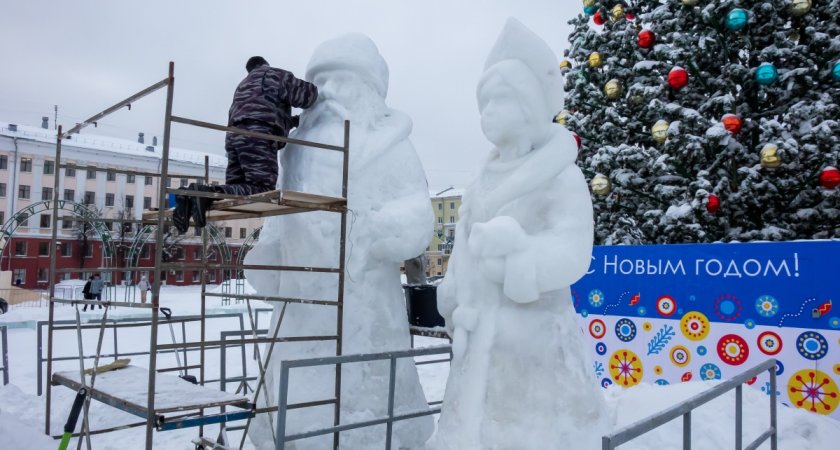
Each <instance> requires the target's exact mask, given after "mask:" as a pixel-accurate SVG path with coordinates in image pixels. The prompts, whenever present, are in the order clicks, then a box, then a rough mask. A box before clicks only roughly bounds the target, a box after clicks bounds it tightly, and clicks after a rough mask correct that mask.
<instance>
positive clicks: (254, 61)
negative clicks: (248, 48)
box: [245, 56, 268, 73]
mask: <svg viewBox="0 0 840 450" xmlns="http://www.w3.org/2000/svg"><path fill="white" fill-rule="evenodd" d="M262 65H268V61H266V60H265V58H263V57H262V56H252V57H250V58H249V59H248V62H247V63H245V70H247V71H248V73H251V71H252V70H254V69H256V68H257V67H259V66H262Z"/></svg>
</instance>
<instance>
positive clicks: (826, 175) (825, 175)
mask: <svg viewBox="0 0 840 450" xmlns="http://www.w3.org/2000/svg"><path fill="white" fill-rule="evenodd" d="M820 185H822V187H824V188H826V189H834V188H836V187H837V186H840V170H837V168H835V167H826V168H825V169H823V170H822V172H820Z"/></svg>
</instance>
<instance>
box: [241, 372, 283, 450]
mask: <svg viewBox="0 0 840 450" xmlns="http://www.w3.org/2000/svg"><path fill="white" fill-rule="evenodd" d="M288 402H289V368H288V367H286V365H285V364H283V363H280V393H279V394H278V396H277V431H276V432H275V433H274V435H275V436H277V441H276V442H277V444H276V446H275V447H276V449H277V450H285V449H286V404H287V403H288ZM240 448H242V447H241V446H240Z"/></svg>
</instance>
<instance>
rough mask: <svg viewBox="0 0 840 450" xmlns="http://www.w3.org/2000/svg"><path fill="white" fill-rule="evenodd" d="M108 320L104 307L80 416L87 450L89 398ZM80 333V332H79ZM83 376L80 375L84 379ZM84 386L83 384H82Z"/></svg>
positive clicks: (80, 441) (77, 446)
mask: <svg viewBox="0 0 840 450" xmlns="http://www.w3.org/2000/svg"><path fill="white" fill-rule="evenodd" d="M107 320H108V305H105V311H104V312H103V313H102V323H101V324H100V328H99V340H98V341H97V343H96V355H95V358H94V360H93V372H92V373H91V374H90V388H89V389H87V395H85V409H84V411H85V412H84V416H82V430H83V432H84V433H85V435H86V437H87V439H88V448H90V396H91V394H92V393H93V388H94V386H95V385H96V368H97V367H99V355H101V354H102V341H103V340H104V338H105V322H106V321H107ZM79 332H80V333H81V330H80V331H79ZM84 377H85V374H84V372H83V373H82V378H83V379H84ZM83 385H84V383H83ZM76 448H77V449H80V448H82V440H81V439H79V441H78V444H77V445H76Z"/></svg>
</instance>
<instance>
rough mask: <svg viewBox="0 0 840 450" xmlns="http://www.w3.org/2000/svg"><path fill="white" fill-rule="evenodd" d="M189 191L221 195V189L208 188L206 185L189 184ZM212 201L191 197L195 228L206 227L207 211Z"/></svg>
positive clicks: (205, 198) (210, 199)
mask: <svg viewBox="0 0 840 450" xmlns="http://www.w3.org/2000/svg"><path fill="white" fill-rule="evenodd" d="M190 189H192V190H195V191H199V192H212V193H221V189H219V188H218V187H217V186H208V185H206V184H191V185H190ZM214 201H215V200H214V199H212V198H207V197H192V219H193V224H194V225H195V226H196V227H198V228H204V226H205V225H207V211H208V210H209V209H210V206H212V205H213V202H214Z"/></svg>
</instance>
